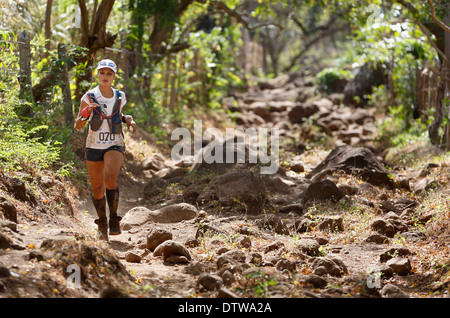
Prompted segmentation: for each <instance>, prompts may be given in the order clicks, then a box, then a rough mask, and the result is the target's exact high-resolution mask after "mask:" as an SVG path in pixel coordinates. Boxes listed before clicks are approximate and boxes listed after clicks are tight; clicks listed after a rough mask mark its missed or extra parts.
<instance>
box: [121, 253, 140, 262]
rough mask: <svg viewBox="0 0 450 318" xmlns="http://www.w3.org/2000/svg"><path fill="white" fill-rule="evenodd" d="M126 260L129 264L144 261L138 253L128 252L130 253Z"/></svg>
mask: <svg viewBox="0 0 450 318" xmlns="http://www.w3.org/2000/svg"><path fill="white" fill-rule="evenodd" d="M125 260H126V261H127V262H130V263H140V262H141V260H142V257H140V256H139V255H138V254H136V253H133V252H128V253H127V254H126V255H125Z"/></svg>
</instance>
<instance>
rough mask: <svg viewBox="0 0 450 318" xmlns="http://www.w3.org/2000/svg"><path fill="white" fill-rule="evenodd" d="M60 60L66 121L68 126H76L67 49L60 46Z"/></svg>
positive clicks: (62, 45) (60, 44)
mask: <svg viewBox="0 0 450 318" xmlns="http://www.w3.org/2000/svg"><path fill="white" fill-rule="evenodd" d="M58 59H59V62H60V66H61V73H60V75H59V76H60V86H61V90H62V94H63V108H64V121H65V123H66V125H68V126H73V125H74V117H73V106H72V94H71V92H70V82H69V70H68V67H67V58H66V47H65V46H64V44H62V43H59V44H58Z"/></svg>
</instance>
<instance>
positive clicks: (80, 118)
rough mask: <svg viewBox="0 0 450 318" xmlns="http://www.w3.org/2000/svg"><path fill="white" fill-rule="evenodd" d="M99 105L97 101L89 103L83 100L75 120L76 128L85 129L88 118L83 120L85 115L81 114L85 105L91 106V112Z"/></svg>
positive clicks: (89, 110)
mask: <svg viewBox="0 0 450 318" xmlns="http://www.w3.org/2000/svg"><path fill="white" fill-rule="evenodd" d="M97 106H98V105H97V104H96V103H91V104H88V103H86V102H85V101H84V100H82V101H81V104H80V109H79V110H78V115H77V120H76V121H75V128H76V129H77V130H81V129H83V127H84V126H85V125H86V122H87V120H83V116H82V115H81V112H82V111H83V109H84V108H85V107H89V109H88V112H89V114H90V113H92V110H93V109H94V108H95V107H97Z"/></svg>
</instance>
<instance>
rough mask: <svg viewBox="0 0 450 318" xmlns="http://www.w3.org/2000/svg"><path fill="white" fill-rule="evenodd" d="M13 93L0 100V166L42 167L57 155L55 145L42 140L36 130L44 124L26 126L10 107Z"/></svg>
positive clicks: (14, 168) (3, 168) (56, 157)
mask: <svg viewBox="0 0 450 318" xmlns="http://www.w3.org/2000/svg"><path fill="white" fill-rule="evenodd" d="M14 102H17V100H16V99H15V98H14V97H13V98H10V99H8V100H7V101H6V102H3V101H2V102H1V103H0V136H1V137H0V170H6V171H9V170H21V169H22V168H23V167H27V169H30V168H31V169H37V170H39V169H43V168H47V167H49V166H50V165H51V164H53V163H54V162H56V161H57V160H58V159H59V145H58V143H56V142H54V143H51V142H49V141H42V138H40V137H35V135H36V133H38V132H39V131H41V130H46V129H48V126H36V127H34V128H33V129H30V130H26V129H25V128H24V124H23V123H22V122H21V121H20V120H19V118H18V117H17V115H16V113H15V112H14V110H13V109H12V107H11V106H9V105H11V104H14Z"/></svg>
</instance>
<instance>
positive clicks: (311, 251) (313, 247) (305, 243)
mask: <svg viewBox="0 0 450 318" xmlns="http://www.w3.org/2000/svg"><path fill="white" fill-rule="evenodd" d="M297 244H298V245H299V247H300V250H301V251H302V252H305V253H306V254H308V255H310V256H317V255H319V254H320V245H319V243H318V242H317V241H316V240H313V239H301V240H299V241H298V243H297Z"/></svg>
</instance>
